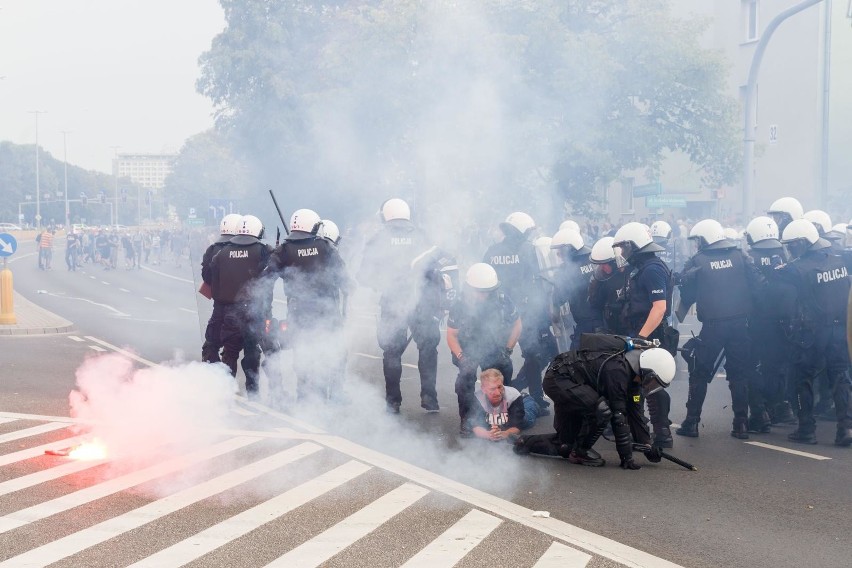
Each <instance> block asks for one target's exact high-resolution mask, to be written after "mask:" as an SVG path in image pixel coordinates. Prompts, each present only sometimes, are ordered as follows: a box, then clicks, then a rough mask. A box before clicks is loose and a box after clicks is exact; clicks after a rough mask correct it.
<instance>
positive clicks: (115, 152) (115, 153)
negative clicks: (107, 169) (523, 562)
mask: <svg viewBox="0 0 852 568" xmlns="http://www.w3.org/2000/svg"><path fill="white" fill-rule="evenodd" d="M110 148H112V153H113V159H112V170H113V171H112V173H113V175H114V176H115V209H114V211H115V220H114V221H113V223H112V224H113V225H118V149H119V148H121V146H110Z"/></svg>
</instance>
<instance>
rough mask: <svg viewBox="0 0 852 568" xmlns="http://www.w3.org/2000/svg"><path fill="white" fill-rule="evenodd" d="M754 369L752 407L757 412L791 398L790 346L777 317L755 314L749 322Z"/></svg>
mask: <svg viewBox="0 0 852 568" xmlns="http://www.w3.org/2000/svg"><path fill="white" fill-rule="evenodd" d="M749 333H750V335H751V338H752V351H751V354H752V361H753V363H752V365H753V367H754V372H753V373H752V377H751V379H752V380H751V381H750V382H749V388H748V395H749V407H750V408H751V413H752V414H753V415H755V414H760V413H762V412H763V411H764V410H766V409H772V408H775V407H777V406H778V405H779V404H781V403H782V402H784V401H785V400H788V398H787V388H788V387H787V375H788V369H789V366H790V346H789V344H788V343H787V339H786V337H784V331H783V330H782V328H781V324H780V323H779V322H778V321H776V320H771V319H766V318H755V319H753V320H751V321H750V322H749Z"/></svg>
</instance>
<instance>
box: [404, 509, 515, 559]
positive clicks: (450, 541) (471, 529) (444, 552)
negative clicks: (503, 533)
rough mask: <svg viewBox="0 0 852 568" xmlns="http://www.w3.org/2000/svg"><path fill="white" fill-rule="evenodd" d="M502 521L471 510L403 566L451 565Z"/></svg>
mask: <svg viewBox="0 0 852 568" xmlns="http://www.w3.org/2000/svg"><path fill="white" fill-rule="evenodd" d="M502 522H503V521H501V520H500V519H498V518H497V517H492V516H491V515H486V514H485V513H483V512H482V511H479V510H477V509H474V510H473V511H471V512H469V513H468V514H467V515H465V516H464V517H462V518H461V519H459V521H458V522H457V523H456V524H454V525H453V526H451V527H450V528H448V529H447V530H446V531H444V532H443V534H441V536H439V537H438V538H436V539H435V540H433V541H432V542H430V543H429V544H428V545H427V546H426V548H424V549H423V550H421V551H420V552H418V553H417V554H415V555H414V557H413V558H412V559H411V560H409V561H408V562H406V563H405V564H403V567H404V568H444V567H446V568H451V567H452V566H455V565H456V564H458V562H459V561H461V559H462V558H464V557H465V555H466V554H467V553H468V552H470V551H471V550H473V549H474V547H476V545H477V544H479V543H480V542H482V541H483V540H485V539H486V538H487V537H488V535H489V534H491V531H493V530H494V529H496V528H497V527H498V526H500V523H502Z"/></svg>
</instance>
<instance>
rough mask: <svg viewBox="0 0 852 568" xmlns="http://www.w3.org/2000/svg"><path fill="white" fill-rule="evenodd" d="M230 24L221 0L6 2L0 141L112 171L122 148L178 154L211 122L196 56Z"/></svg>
mask: <svg viewBox="0 0 852 568" xmlns="http://www.w3.org/2000/svg"><path fill="white" fill-rule="evenodd" d="M224 26H225V20H224V14H223V12H222V9H221V7H220V6H219V3H218V2H217V1H216V0H73V1H72V0H0V77H5V78H3V79H0V140H11V141H12V142H16V143H20V144H32V143H34V142H35V135H36V119H35V116H34V115H33V114H29V113H28V111H33V110H44V111H47V112H46V113H45V114H41V115H39V119H38V121H39V128H38V134H39V144H40V145H41V146H42V147H43V148H44V149H46V150H47V151H48V152H50V153H52V154H53V155H54V156H55V157H57V158H59V159H60V160H61V159H62V151H63V149H62V131H63V130H67V131H70V134H68V161H69V162H70V163H72V164H76V165H80V166H83V167H85V168H88V169H96V170H100V171H103V172H107V173H111V171H112V156H113V149H112V146H120V147H121V148H119V150H118V151H119V152H127V153H129V152H162V151H169V152H177V151H178V150H179V149H180V147H181V146H182V145H183V142H184V140H185V139H186V138H187V137H189V136H192V135H193V134H196V133H198V132H201V131H203V130H205V129H207V128H209V127H210V126H212V125H213V119H212V116H211V113H212V107H211V105H210V102H209V101H208V100H207V99H206V98H204V97H202V96H201V95H199V94H197V93H196V91H195V80H196V78H197V77H198V56H199V55H201V53H202V52H204V51H206V50H207V49H208V48H209V46H210V42H211V40H212V39H213V37H215V36H216V34H218V33H219V32H220V31H221V30H222V29H223V28H224Z"/></svg>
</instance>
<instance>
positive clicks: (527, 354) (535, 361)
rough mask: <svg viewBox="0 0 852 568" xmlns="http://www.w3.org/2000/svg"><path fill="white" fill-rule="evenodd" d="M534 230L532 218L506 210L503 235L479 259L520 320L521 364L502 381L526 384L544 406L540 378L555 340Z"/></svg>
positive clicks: (533, 395)
mask: <svg viewBox="0 0 852 568" xmlns="http://www.w3.org/2000/svg"><path fill="white" fill-rule="evenodd" d="M535 230H536V225H535V221H533V219H532V217H530V216H529V215H527V214H526V213H523V212H521V211H516V212H514V213H512V214H510V215H509V216H508V217H506V220H505V222H503V223H500V231H501V232H502V233H503V239H502V240H501V241H500V242H497V243H494V244H493V245H491V246H490V247H489V248H488V250H487V251H486V252H485V257H484V259H483V262H485V263H487V264H490V265H491V266H492V267H493V268H494V270H495V271H496V272H497V277H498V278H499V280H500V285H501V290H502V292H503V294H505V295H506V296H508V297H509V298H510V299H511V300H512V303H513V304H514V305H515V306H516V308H517V310H518V313H519V314H520V316H521V321H523V330H522V332H521V338H520V341H519V344H520V346H521V356H522V357H523V359H524V364H523V365H522V366H521V370H520V371H518V375H517V377H516V378H515V379H514V381H510V380H509V379H510V376H507V375H505V374H504V379H505V380H506V384H507V385H509V386H512V387H515V388H516V389H518V390H523V389H524V388H527V387H528V388H529V393H530V396H531V397H532V398H533V400H535V401H536V403H537V404H538V405H539V406H540V407H541V408H542V409H546V408H547V407H548V406H550V403H548V402H547V401H545V400H544V391H543V390H542V388H541V378H542V372H543V371H544V368H545V367H546V366H547V363H548V362H549V360H550V357H551V356H552V355H555V353H554V351H555V349H554V346H555V343H556V342H555V339H554V338H553V334H551V333H550V317H549V307H548V303H547V298H546V296H545V289H544V287H543V285H542V281H541V279H540V278H539V266H538V260H537V257H536V252H535V248H534V247H533V244H532V242H530V238H531V237H532V235H533V234H534V233H535Z"/></svg>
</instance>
